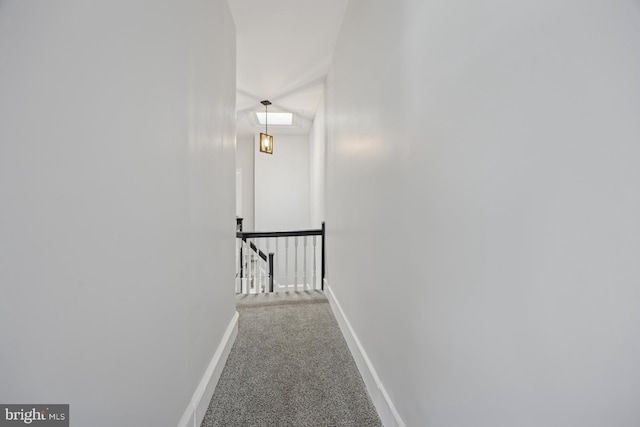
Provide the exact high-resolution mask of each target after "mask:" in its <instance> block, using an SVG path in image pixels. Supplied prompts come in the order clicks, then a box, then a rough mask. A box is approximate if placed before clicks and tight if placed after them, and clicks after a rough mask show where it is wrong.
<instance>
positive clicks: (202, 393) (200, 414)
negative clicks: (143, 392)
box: [178, 311, 238, 427]
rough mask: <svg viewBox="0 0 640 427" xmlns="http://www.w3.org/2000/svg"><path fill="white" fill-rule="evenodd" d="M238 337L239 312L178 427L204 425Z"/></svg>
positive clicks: (223, 337) (230, 324)
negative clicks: (215, 391)
mask: <svg viewBox="0 0 640 427" xmlns="http://www.w3.org/2000/svg"><path fill="white" fill-rule="evenodd" d="M237 335H238V312H237V311H236V312H235V314H234V315H233V317H232V318H231V322H229V326H227V330H226V331H225V333H224V335H223V336H222V340H221V341H220V344H219V345H218V348H217V349H216V352H215V353H214V354H213V357H212V358H211V362H210V363H209V366H208V367H207V370H206V371H205V373H204V375H203V376H202V380H201V381H200V384H198V388H196V391H195V392H194V393H193V397H192V398H191V402H190V403H189V406H188V407H187V409H186V411H184V414H183V415H182V418H180V421H179V422H178V427H200V424H202V420H203V419H204V415H205V413H206V412H207V408H208V407H209V402H211V398H212V397H213V392H214V390H215V389H216V385H217V384H218V380H219V379H220V375H221V374H222V369H223V368H224V364H225V363H226V362H227V357H229V352H230V351H231V347H232V346H233V343H234V341H235V340H236V336H237Z"/></svg>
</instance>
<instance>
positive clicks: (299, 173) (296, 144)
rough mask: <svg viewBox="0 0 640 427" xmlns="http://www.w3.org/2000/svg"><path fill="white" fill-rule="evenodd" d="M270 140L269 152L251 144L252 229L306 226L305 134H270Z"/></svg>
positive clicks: (306, 141)
mask: <svg viewBox="0 0 640 427" xmlns="http://www.w3.org/2000/svg"><path fill="white" fill-rule="evenodd" d="M255 137H256V138H258V135H256V136H255ZM273 140H274V143H273V146H274V148H273V154H271V155H270V154H265V153H261V152H260V151H259V150H258V148H257V147H258V142H257V141H256V143H255V144H256V145H255V147H256V148H255V149H254V154H255V158H254V162H255V163H254V164H255V172H254V182H255V183H254V190H255V201H254V203H255V204H254V209H255V230H257V231H281V230H300V229H306V228H309V137H308V136H307V135H277V134H274V139H273Z"/></svg>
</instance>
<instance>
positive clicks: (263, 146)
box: [260, 101, 273, 154]
mask: <svg viewBox="0 0 640 427" xmlns="http://www.w3.org/2000/svg"><path fill="white" fill-rule="evenodd" d="M260 103H261V104H262V105H264V133H262V132H261V133H260V152H261V153H267V154H273V136H272V135H269V132H268V128H267V127H268V121H269V113H268V112H267V107H268V106H269V105H271V102H269V101H262V102H260Z"/></svg>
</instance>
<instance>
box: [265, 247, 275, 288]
mask: <svg viewBox="0 0 640 427" xmlns="http://www.w3.org/2000/svg"><path fill="white" fill-rule="evenodd" d="M266 241H267V251H266V252H265V253H266V254H267V263H266V266H267V269H266V270H265V271H266V276H267V282H266V284H265V291H266V292H269V287H270V285H269V283H270V280H271V277H270V276H271V275H272V274H273V271H271V269H270V265H269V254H270V253H271V249H270V248H271V244H270V241H271V239H270V238H268V237H267V238H266Z"/></svg>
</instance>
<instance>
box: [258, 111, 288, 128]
mask: <svg viewBox="0 0 640 427" xmlns="http://www.w3.org/2000/svg"><path fill="white" fill-rule="evenodd" d="M256 117H257V118H258V123H260V124H261V125H263V124H265V123H268V124H269V126H271V125H276V126H291V125H293V113H258V112H256ZM265 119H268V121H267V120H265Z"/></svg>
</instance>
